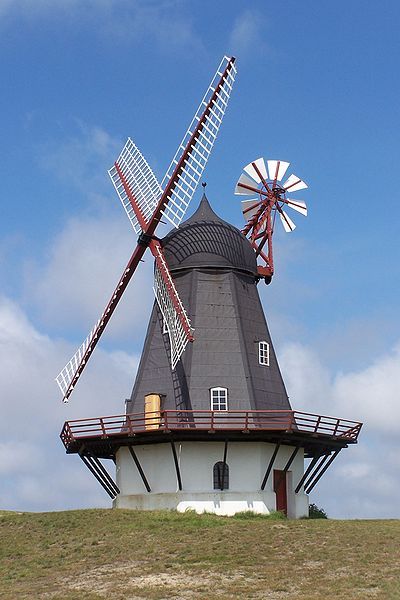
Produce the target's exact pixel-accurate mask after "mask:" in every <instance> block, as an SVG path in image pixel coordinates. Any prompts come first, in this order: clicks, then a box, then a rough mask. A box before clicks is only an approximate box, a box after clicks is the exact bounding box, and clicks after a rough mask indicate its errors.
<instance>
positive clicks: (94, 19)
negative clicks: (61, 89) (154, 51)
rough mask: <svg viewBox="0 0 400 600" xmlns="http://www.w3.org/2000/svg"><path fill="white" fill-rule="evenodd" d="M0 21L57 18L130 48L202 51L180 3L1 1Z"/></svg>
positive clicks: (158, 0)
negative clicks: (150, 44) (152, 45)
mask: <svg viewBox="0 0 400 600" xmlns="http://www.w3.org/2000/svg"><path fill="white" fill-rule="evenodd" d="M0 19H3V22H4V21H8V22H10V21H12V20H13V19H18V20H19V21H21V19H24V20H25V21H28V20H30V21H37V20H41V21H43V20H44V19H52V20H53V22H54V19H58V20H59V22H60V23H62V26H63V27H67V26H68V25H69V24H72V25H73V26H74V28H75V29H77V28H79V29H81V28H85V27H89V28H90V29H91V31H93V32H95V33H96V34H97V35H100V36H101V37H102V38H106V39H107V38H108V39H109V40H110V41H112V40H114V41H115V37H118V39H119V41H125V42H126V43H127V44H129V45H131V44H137V43H138V42H142V41H146V42H147V41H151V42H156V43H157V44H158V45H159V46H160V47H162V48H163V50H174V49H182V48H185V49H197V50H199V49H201V48H202V43H201V41H200V39H199V38H198V36H197V35H196V32H195V30H194V28H193V23H192V20H191V17H190V14H189V13H188V12H186V11H185V4H184V3H183V2H182V1H181V0H57V1H56V2H55V1H54V0H0Z"/></svg>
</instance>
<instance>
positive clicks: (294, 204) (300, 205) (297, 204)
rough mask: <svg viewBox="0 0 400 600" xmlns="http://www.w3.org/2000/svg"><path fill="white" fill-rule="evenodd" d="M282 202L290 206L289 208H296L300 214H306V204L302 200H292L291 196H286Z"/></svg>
mask: <svg viewBox="0 0 400 600" xmlns="http://www.w3.org/2000/svg"><path fill="white" fill-rule="evenodd" d="M284 202H285V203H286V204H287V205H288V206H290V208H293V210H296V211H297V212H298V213H300V214H301V215H304V216H305V217H306V216H307V205H306V203H305V202H303V201H302V200H293V199H292V198H286V199H285V200H284Z"/></svg>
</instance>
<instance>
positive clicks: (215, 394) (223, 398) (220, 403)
mask: <svg viewBox="0 0 400 600" xmlns="http://www.w3.org/2000/svg"><path fill="white" fill-rule="evenodd" d="M210 396H211V410H228V390H227V388H222V387H216V388H211V390H210Z"/></svg>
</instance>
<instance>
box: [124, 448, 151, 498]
mask: <svg viewBox="0 0 400 600" xmlns="http://www.w3.org/2000/svg"><path fill="white" fill-rule="evenodd" d="M128 450H129V452H130V453H131V456H132V459H133V462H134V463H135V465H136V467H137V470H138V471H139V475H140V477H141V478H142V481H143V483H144V487H145V488H146V490H147V491H148V492H151V488H150V486H149V482H148V481H147V479H146V475H145V474H144V471H143V469H142V465H141V464H140V462H139V459H138V457H137V456H136V452H135V451H134V449H133V448H132V446H128Z"/></svg>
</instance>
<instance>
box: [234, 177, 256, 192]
mask: <svg viewBox="0 0 400 600" xmlns="http://www.w3.org/2000/svg"><path fill="white" fill-rule="evenodd" d="M257 192H258V189H257V187H256V185H255V184H254V181H253V180H252V179H250V177H247V175H245V174H244V173H242V174H241V176H240V177H239V179H238V182H237V184H236V187H235V194H236V195H239V196H252V195H253V194H254V193H257Z"/></svg>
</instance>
